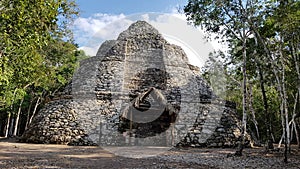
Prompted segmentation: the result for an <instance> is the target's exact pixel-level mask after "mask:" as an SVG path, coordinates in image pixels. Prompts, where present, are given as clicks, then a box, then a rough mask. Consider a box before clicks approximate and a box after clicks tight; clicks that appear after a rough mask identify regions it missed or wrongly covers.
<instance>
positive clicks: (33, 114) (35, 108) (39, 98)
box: [28, 96, 41, 125]
mask: <svg viewBox="0 0 300 169" xmlns="http://www.w3.org/2000/svg"><path fill="white" fill-rule="evenodd" d="M40 100H41V97H40V96H39V97H38V99H37V101H36V103H35V106H34V110H33V112H32V115H31V117H30V119H29V123H28V125H30V124H31V122H32V119H33V117H34V116H35V113H36V110H37V107H38V105H39V104H40Z"/></svg>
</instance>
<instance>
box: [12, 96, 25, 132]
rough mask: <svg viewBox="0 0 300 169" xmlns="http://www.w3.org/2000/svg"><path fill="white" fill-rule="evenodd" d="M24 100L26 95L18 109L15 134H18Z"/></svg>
mask: <svg viewBox="0 0 300 169" xmlns="http://www.w3.org/2000/svg"><path fill="white" fill-rule="evenodd" d="M23 101H24V97H23V98H22V99H21V101H20V104H19V109H18V113H17V117H16V122H15V126H14V132H13V136H17V133H18V129H19V119H20V114H21V110H22V104H23Z"/></svg>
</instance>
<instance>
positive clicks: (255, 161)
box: [0, 138, 300, 169]
mask: <svg viewBox="0 0 300 169" xmlns="http://www.w3.org/2000/svg"><path fill="white" fill-rule="evenodd" d="M234 152H235V149H207V148H205V149H204V148H201V149H196V148H189V149H173V150H170V151H167V152H165V153H163V154H161V155H158V156H155V157H148V158H139V159H136V158H126V157H120V156H116V155H114V154H112V153H110V152H108V151H105V150H103V149H102V148H101V147H87V146H76V147H73V146H66V145H45V144H24V143H16V142H15V141H14V140H7V139H3V138H2V139H0V168H1V169H6V168H14V169H15V168H34V169H36V168H49V169H50V168H51V169H52V168H72V169H75V168H91V169H94V168H101V169H102V168H104V169H105V168H109V169H114V168H200V169H204V168H235V169H237V168H277V169H279V168H300V153H299V151H298V150H296V148H293V150H292V152H291V155H290V156H289V162H288V163H287V164H285V163H283V152H282V150H279V151H274V152H270V153H266V152H265V151H264V149H263V148H252V149H245V151H244V155H243V156H242V157H235V156H232V155H231V154H233V153H234Z"/></svg>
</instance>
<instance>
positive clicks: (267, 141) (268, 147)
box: [258, 65, 274, 150]
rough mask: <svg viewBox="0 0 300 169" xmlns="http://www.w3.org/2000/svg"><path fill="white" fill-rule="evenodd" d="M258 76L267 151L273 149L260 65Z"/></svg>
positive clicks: (270, 122) (270, 121)
mask: <svg viewBox="0 0 300 169" xmlns="http://www.w3.org/2000/svg"><path fill="white" fill-rule="evenodd" d="M258 74H259V82H260V88H261V94H262V99H263V103H264V112H265V117H266V118H265V122H266V123H265V125H266V133H267V140H266V143H267V146H266V148H267V150H269V149H274V146H273V141H272V137H271V129H272V120H271V116H270V113H269V105H268V99H267V95H266V89H265V85H264V77H263V73H262V70H261V66H260V65H258Z"/></svg>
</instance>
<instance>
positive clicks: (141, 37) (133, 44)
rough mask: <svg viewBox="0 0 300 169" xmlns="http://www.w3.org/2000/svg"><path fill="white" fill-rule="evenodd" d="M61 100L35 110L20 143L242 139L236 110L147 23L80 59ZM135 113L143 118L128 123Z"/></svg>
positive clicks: (221, 142) (232, 142) (216, 143)
mask: <svg viewBox="0 0 300 169" xmlns="http://www.w3.org/2000/svg"><path fill="white" fill-rule="evenodd" d="M70 89H71V90H70ZM153 92H154V93H153ZM60 95H61V96H68V97H61V96H60V97H59V98H60V99H58V100H55V101H52V102H50V103H49V104H47V105H46V106H45V107H44V108H43V109H42V110H40V111H39V113H38V114H37V116H36V117H35V119H34V121H33V123H32V124H31V125H30V126H29V129H28V130H27V131H26V132H25V134H24V135H23V137H22V141H25V142H36V143H57V144H71V145H94V144H97V145H128V144H130V145H152V146H153V145H158V146H165V145H167V146H170V145H171V146H176V145H179V146H180V145H181V146H208V147H224V146H227V147H231V146H236V144H237V143H238V141H239V137H240V133H241V132H240V128H239V126H240V124H239V120H238V119H237V118H236V116H235V112H234V109H232V108H230V107H228V106H226V104H225V102H224V101H222V100H219V99H218V98H217V96H215V95H214V94H213V91H212V90H211V88H210V87H209V86H208V85H207V83H206V82H205V81H204V80H203V79H202V78H201V76H200V73H199V69H198V68H197V67H195V66H192V65H190V64H189V63H188V59H187V56H186V54H185V53H184V51H183V50H182V49H181V48H180V47H179V46H176V45H172V44H170V43H168V42H167V41H166V40H165V39H164V38H163V37H162V35H161V34H160V33H159V32H158V31H157V30H156V29H155V28H154V27H152V26H151V25H149V24H148V23H146V22H144V21H138V22H136V23H133V24H132V25H131V26H130V27H129V28H128V29H127V30H125V31H124V32H122V33H121V34H120V35H119V37H118V38H117V40H110V41H106V42H104V43H103V44H102V45H101V47H100V48H99V50H98V52H97V55H96V56H95V57H91V58H88V59H86V60H83V61H81V63H80V68H79V69H78V71H77V73H76V74H75V75H74V77H73V80H72V83H71V84H70V85H69V86H68V87H67V88H66V90H65V92H64V93H61V94H60ZM158 100H159V101H158ZM133 110H136V112H138V113H141V115H140V116H138V115H137V114H138V113H136V114H134V116H133V117H132V112H134V111H133ZM130 113H131V115H130ZM147 113H148V114H147ZM151 113H152V114H151ZM149 114H151V116H152V117H150V116H149V117H148V116H147V115H149ZM133 118H135V119H134V120H133ZM151 118H153V119H151ZM141 119H142V120H144V121H139V120H141ZM149 119H151V120H149ZM147 120H149V121H147ZM128 138H129V140H135V141H129V142H128ZM135 138H138V141H136V139H135Z"/></svg>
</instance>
